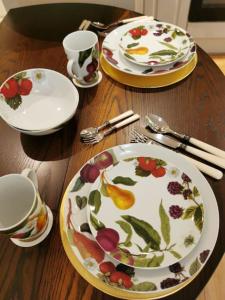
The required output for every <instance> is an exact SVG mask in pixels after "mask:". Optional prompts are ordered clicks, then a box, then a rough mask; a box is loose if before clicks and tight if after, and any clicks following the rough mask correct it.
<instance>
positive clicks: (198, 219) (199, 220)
mask: <svg viewBox="0 0 225 300" xmlns="http://www.w3.org/2000/svg"><path fill="white" fill-rule="evenodd" d="M194 222H195V225H196V227H197V228H198V230H199V231H202V227H203V207H202V205H200V206H197V207H196V210H195V213H194Z"/></svg>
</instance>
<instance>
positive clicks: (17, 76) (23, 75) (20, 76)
mask: <svg viewBox="0 0 225 300" xmlns="http://www.w3.org/2000/svg"><path fill="white" fill-rule="evenodd" d="M26 76H27V72H20V73H19V74H17V75H15V76H14V77H13V78H14V79H15V80H20V79H23V78H25V77H26Z"/></svg>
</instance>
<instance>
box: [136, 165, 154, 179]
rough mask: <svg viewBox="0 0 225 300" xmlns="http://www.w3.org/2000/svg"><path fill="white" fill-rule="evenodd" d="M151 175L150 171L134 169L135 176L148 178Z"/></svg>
mask: <svg viewBox="0 0 225 300" xmlns="http://www.w3.org/2000/svg"><path fill="white" fill-rule="evenodd" d="M150 174H151V172H150V171H145V170H143V169H141V168H140V167H139V166H137V167H136V168H135V175H137V176H141V177H148V176H149V175H150Z"/></svg>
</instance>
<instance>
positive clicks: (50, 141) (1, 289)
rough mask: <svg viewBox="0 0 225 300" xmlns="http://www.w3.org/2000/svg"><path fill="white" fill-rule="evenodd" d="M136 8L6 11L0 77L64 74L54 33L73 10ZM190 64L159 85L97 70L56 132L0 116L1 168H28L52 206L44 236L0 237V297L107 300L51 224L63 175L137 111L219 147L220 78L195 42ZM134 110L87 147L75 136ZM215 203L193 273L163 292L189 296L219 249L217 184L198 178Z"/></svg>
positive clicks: (222, 187) (223, 100)
mask: <svg viewBox="0 0 225 300" xmlns="http://www.w3.org/2000/svg"><path fill="white" fill-rule="evenodd" d="M131 16H135V13H133V12H129V11H126V10H123V9H119V8H113V7H106V6H97V5H90V4H49V5H39V6H32V7H25V8H18V9H14V10H11V11H10V12H9V13H8V14H7V16H6V17H5V18H4V20H3V22H2V23H1V24H0V41H1V42H0V58H1V59H0V83H2V82H3V81H4V80H6V79H7V78H8V77H9V76H10V75H12V74H13V73H16V72H18V71H21V70H25V69H28V68H34V67H40V68H49V69H53V70H56V71H58V72H60V73H62V74H64V75H66V76H67V74H66V62H67V59H66V56H65V54H64V50H63V47H62V40H63V37H64V36H65V35H66V34H68V33H70V32H72V31H74V30H77V28H78V25H79V24H80V23H81V21H82V19H84V18H86V19H91V20H98V21H102V22H104V23H110V22H111V21H115V20H118V19H123V18H126V17H131ZM198 58H199V60H198V64H197V67H196V68H195V70H194V71H193V73H192V74H190V75H189V76H188V77H187V78H186V79H184V80H182V81H181V82H179V83H177V84H174V85H172V86H169V87H165V88H159V89H139V88H132V87H128V86H124V85H122V84H120V83H117V82H115V81H113V80H112V79H111V78H110V77H108V76H107V75H105V74H104V73H103V79H102V82H101V83H100V84H99V85H98V86H97V87H94V88H90V89H79V94H80V102H79V107H78V110H77V112H76V115H75V117H74V118H73V119H72V120H71V121H70V122H69V123H68V124H67V125H66V126H65V127H64V128H63V129H62V130H61V131H59V132H57V133H55V134H52V135H49V136H42V137H34V136H28V135H25V134H20V133H19V132H17V131H15V130H13V129H11V128H10V127H9V126H8V125H7V124H6V123H5V122H3V121H2V120H1V121H0V175H1V176H2V175H6V174H8V173H20V172H21V171H22V170H23V169H24V168H26V167H30V168H34V169H35V170H36V171H37V176H38V180H39V187H40V194H41V196H42V198H43V200H45V201H46V203H47V204H48V205H49V207H50V208H51V209H52V211H53V214H54V226H53V228H52V231H51V233H50V235H49V236H48V238H47V239H46V240H45V241H44V242H42V243H41V244H40V245H38V246H35V247H33V248H26V249H25V248H20V247H17V246H15V245H14V244H13V243H12V242H11V241H10V240H9V239H8V238H6V237H3V236H0V299H1V300H3V299H4V300H10V299H13V300H16V299H19V300H20V299H21V300H25V299H42V300H44V299H46V300H47V299H54V300H56V299H76V300H100V299H101V300H103V299H104V300H106V299H107V300H112V299H116V298H113V297H111V296H108V295H106V294H104V293H102V292H101V291H99V290H97V289H95V288H93V287H92V286H91V285H89V284H88V283H87V282H86V281H85V280H84V279H82V277H81V276H80V275H79V274H78V273H77V272H76V270H75V269H74V268H73V266H72V265H71V263H70V261H69V260H68V258H67V256H66V254H65V252H64V249H63V246H62V242H61V238H60V233H59V209H60V203H61V199H62V196H63V194H64V191H65V189H66V187H67V186H68V184H69V182H70V180H71V179H72V178H73V176H74V175H75V173H76V172H77V171H78V170H79V168H80V167H81V166H82V164H84V163H85V162H86V161H87V160H88V159H89V158H91V157H92V156H93V155H95V154H97V153H98V152H100V151H103V150H104V149H106V148H109V147H111V146H114V145H118V144H124V143H128V142H129V133H130V131H131V129H132V128H133V127H134V126H135V125H142V126H144V116H145V115H146V114H150V113H155V114H158V115H161V116H163V117H165V118H166V119H167V120H168V122H169V124H170V125H171V127H172V128H174V129H176V130H177V131H178V132H179V131H180V132H185V133H186V134H188V135H191V136H194V137H196V138H199V139H201V140H203V141H206V142H208V143H210V144H212V145H214V146H217V147H219V148H221V149H224V148H225V118H224V109H225V88H224V87H225V80H224V76H223V74H222V72H221V71H220V70H219V69H218V67H217V66H216V65H215V63H214V62H213V61H212V60H211V58H210V57H209V56H208V55H207V54H206V53H205V52H204V51H203V50H201V49H200V48H198ZM129 109H133V110H134V111H135V113H138V114H140V116H141V119H140V121H139V124H138V122H137V123H135V125H130V126H128V127H126V128H124V129H122V130H119V131H118V132H117V133H114V134H112V135H111V136H109V137H107V138H106V139H105V140H104V141H103V142H101V143H99V144H98V145H95V146H86V145H84V144H82V143H81V142H80V140H79V132H80V130H81V129H83V128H85V127H89V126H93V125H98V124H101V123H102V122H103V121H104V120H106V119H108V118H111V117H114V116H116V115H118V114H119V113H122V112H124V111H126V110H129ZM206 178H207V180H208V182H209V184H210V186H211V187H212V189H213V191H214V193H215V195H216V198H217V203H218V207H219V212H220V231H219V236H218V240H217V243H216V247H215V249H214V252H213V254H212V255H211V257H210V259H209V261H208V262H207V264H206V266H205V267H204V269H203V270H202V271H201V273H200V274H199V276H197V278H196V279H195V280H194V281H193V282H192V283H191V284H189V285H188V286H187V287H185V288H184V289H183V290H181V291H179V292H177V293H176V294H175V295H173V296H170V297H167V298H165V299H175V300H176V299H182V300H184V299H195V298H196V297H197V296H198V295H199V293H200V292H201V290H202V289H203V288H204V286H205V285H206V283H207V281H208V280H209V278H210V276H211V275H212V274H213V272H214V270H215V268H216V266H217V265H218V263H219V261H220V259H221V258H222V256H223V253H224V236H225V226H224V225H225V205H224V200H225V199H224V198H225V197H224V195H225V184H224V179H223V180H220V181H215V180H213V179H211V178H209V177H206Z"/></svg>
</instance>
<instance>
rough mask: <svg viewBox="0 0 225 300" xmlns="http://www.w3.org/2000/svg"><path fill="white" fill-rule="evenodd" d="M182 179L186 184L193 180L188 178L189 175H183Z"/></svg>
mask: <svg viewBox="0 0 225 300" xmlns="http://www.w3.org/2000/svg"><path fill="white" fill-rule="evenodd" d="M181 178H182V179H183V181H185V182H191V178H190V177H188V176H187V174H185V173H183V174H182V175H181Z"/></svg>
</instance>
